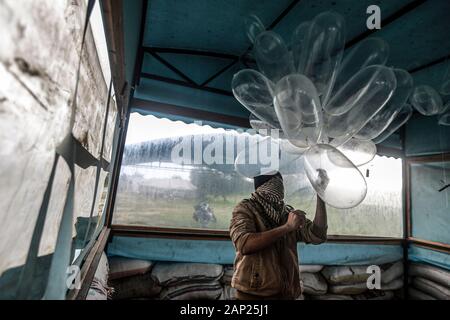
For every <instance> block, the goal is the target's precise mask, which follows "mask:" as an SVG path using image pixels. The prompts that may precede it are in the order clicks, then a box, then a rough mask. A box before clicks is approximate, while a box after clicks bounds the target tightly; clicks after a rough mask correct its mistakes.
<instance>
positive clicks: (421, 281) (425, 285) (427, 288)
mask: <svg viewBox="0 0 450 320" xmlns="http://www.w3.org/2000/svg"><path fill="white" fill-rule="evenodd" d="M412 284H413V286H414V287H415V288H416V289H418V290H420V291H422V292H423V293H426V294H428V295H430V296H432V297H433V298H436V299H438V300H450V289H448V288H446V287H444V286H442V285H440V284H438V283H436V282H433V281H431V280H428V279H425V278H420V277H415V278H413V280H412Z"/></svg>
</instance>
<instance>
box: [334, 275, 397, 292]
mask: <svg viewBox="0 0 450 320" xmlns="http://www.w3.org/2000/svg"><path fill="white" fill-rule="evenodd" d="M402 287H403V279H401V278H399V279H395V280H394V281H391V282H389V283H386V284H383V283H382V284H381V289H380V290H383V291H392V290H398V289H400V288H402ZM368 290H369V289H368V288H367V283H366V282H361V283H353V284H341V285H332V286H330V287H329V291H330V292H331V293H335V294H361V293H363V292H365V291H368Z"/></svg>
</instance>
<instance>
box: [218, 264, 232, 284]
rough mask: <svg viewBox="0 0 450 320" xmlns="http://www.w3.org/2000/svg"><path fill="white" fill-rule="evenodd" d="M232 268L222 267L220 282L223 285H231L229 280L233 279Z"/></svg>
mask: <svg viewBox="0 0 450 320" xmlns="http://www.w3.org/2000/svg"><path fill="white" fill-rule="evenodd" d="M233 274H234V267H233V266H230V265H226V266H223V276H222V278H221V279H220V282H221V283H222V284H223V285H231V279H232V278H233Z"/></svg>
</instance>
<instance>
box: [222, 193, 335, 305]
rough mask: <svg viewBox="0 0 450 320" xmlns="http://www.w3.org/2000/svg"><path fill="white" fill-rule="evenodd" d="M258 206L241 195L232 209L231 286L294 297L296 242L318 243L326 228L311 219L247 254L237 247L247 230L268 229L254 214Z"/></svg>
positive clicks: (297, 291)
mask: <svg viewBox="0 0 450 320" xmlns="http://www.w3.org/2000/svg"><path fill="white" fill-rule="evenodd" d="M261 210H262V207H261V206H260V205H259V204H257V203H255V202H254V201H252V200H251V199H245V200H243V201H241V202H240V203H239V204H238V205H237V206H236V207H235V209H234V211H233V217H232V218H231V224H230V236H231V240H232V241H233V244H234V247H235V248H236V258H235V261H234V268H235V271H234V274H233V278H232V281H231V286H232V287H233V288H235V289H237V290H238V291H241V292H244V293H247V294H251V295H256V296H260V297H271V296H273V297H280V296H281V297H282V298H286V299H295V298H297V297H299V296H300V295H301V293H302V292H301V287H300V275H299V268H298V256H297V242H298V241H301V242H305V243H312V244H320V243H323V242H325V241H326V239H327V228H322V229H321V228H319V227H317V226H316V225H315V224H314V223H313V222H312V221H311V220H308V219H307V221H306V225H305V226H304V227H303V228H302V229H301V230H299V231H297V232H291V233H290V234H287V235H285V236H284V237H283V238H280V239H279V240H278V241H277V242H276V243H275V244H273V245H271V246H270V247H268V248H265V249H263V250H261V251H259V252H257V253H254V254H251V255H242V254H241V251H242V248H243V246H244V244H245V242H246V241H247V239H248V236H249V235H250V234H251V233H257V232H263V231H267V230H268V229H267V228H266V227H265V226H264V223H263V221H262V219H261V217H260V215H259V214H258V212H260V211H261Z"/></svg>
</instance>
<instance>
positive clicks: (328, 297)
mask: <svg viewBox="0 0 450 320" xmlns="http://www.w3.org/2000/svg"><path fill="white" fill-rule="evenodd" d="M310 298H311V300H353V298H352V297H351V296H348V295H339V294H324V295H321V296H311V297H310Z"/></svg>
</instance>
